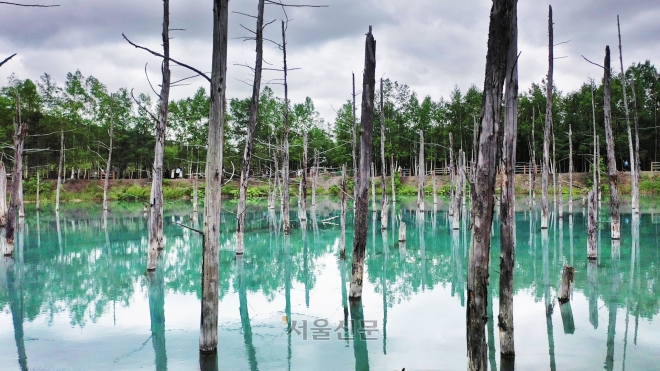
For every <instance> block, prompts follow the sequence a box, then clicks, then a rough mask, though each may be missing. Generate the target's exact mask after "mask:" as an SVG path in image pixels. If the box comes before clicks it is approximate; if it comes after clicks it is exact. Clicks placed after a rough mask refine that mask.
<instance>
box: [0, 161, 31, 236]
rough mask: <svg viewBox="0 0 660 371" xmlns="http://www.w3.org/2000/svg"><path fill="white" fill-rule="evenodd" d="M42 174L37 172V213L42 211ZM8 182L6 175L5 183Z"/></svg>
mask: <svg viewBox="0 0 660 371" xmlns="http://www.w3.org/2000/svg"><path fill="white" fill-rule="evenodd" d="M3 167H4V166H3ZM40 173H41V171H40V170H37V202H36V207H35V208H36V210H37V211H39V210H41V199H40V194H41V179H40ZM6 181H7V176H6V175H5V182H6ZM5 197H6V190H5ZM0 215H2V213H0ZM0 220H1V217H0ZM0 225H1V224H0Z"/></svg>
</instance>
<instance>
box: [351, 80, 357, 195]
mask: <svg viewBox="0 0 660 371" xmlns="http://www.w3.org/2000/svg"><path fill="white" fill-rule="evenodd" d="M352 75H353V128H352V129H353V132H352V134H353V135H352V139H353V143H352V144H353V203H354V204H355V203H357V187H356V186H355V184H356V183H357V178H358V164H357V116H356V114H355V110H356V108H355V97H356V94H355V73H353V74H352ZM354 207H355V206H354Z"/></svg>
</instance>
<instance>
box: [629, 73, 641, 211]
mask: <svg viewBox="0 0 660 371" xmlns="http://www.w3.org/2000/svg"><path fill="white" fill-rule="evenodd" d="M630 88H631V90H632V104H633V117H634V120H635V162H633V163H632V164H631V166H633V165H634V167H635V177H636V181H637V192H638V194H637V208H636V210H637V213H639V176H640V172H641V161H640V159H639V115H638V113H637V97H636V94H635V78H634V77H633V78H632V79H630Z"/></svg>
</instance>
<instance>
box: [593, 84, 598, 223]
mask: <svg viewBox="0 0 660 371" xmlns="http://www.w3.org/2000/svg"><path fill="white" fill-rule="evenodd" d="M594 89H595V87H594V81H593V79H592V80H591V115H592V116H591V117H592V119H593V129H594V163H593V173H594V174H593V177H594V179H593V184H594V190H595V191H596V200H597V201H600V159H599V158H598V150H599V147H598V146H599V140H598V135H596V102H595V101H594ZM596 213H598V208H596Z"/></svg>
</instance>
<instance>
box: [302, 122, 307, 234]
mask: <svg viewBox="0 0 660 371" xmlns="http://www.w3.org/2000/svg"><path fill="white" fill-rule="evenodd" d="M302 162H303V163H302V178H301V179H300V208H301V209H302V212H301V213H300V221H307V130H305V131H303V161H302Z"/></svg>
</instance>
